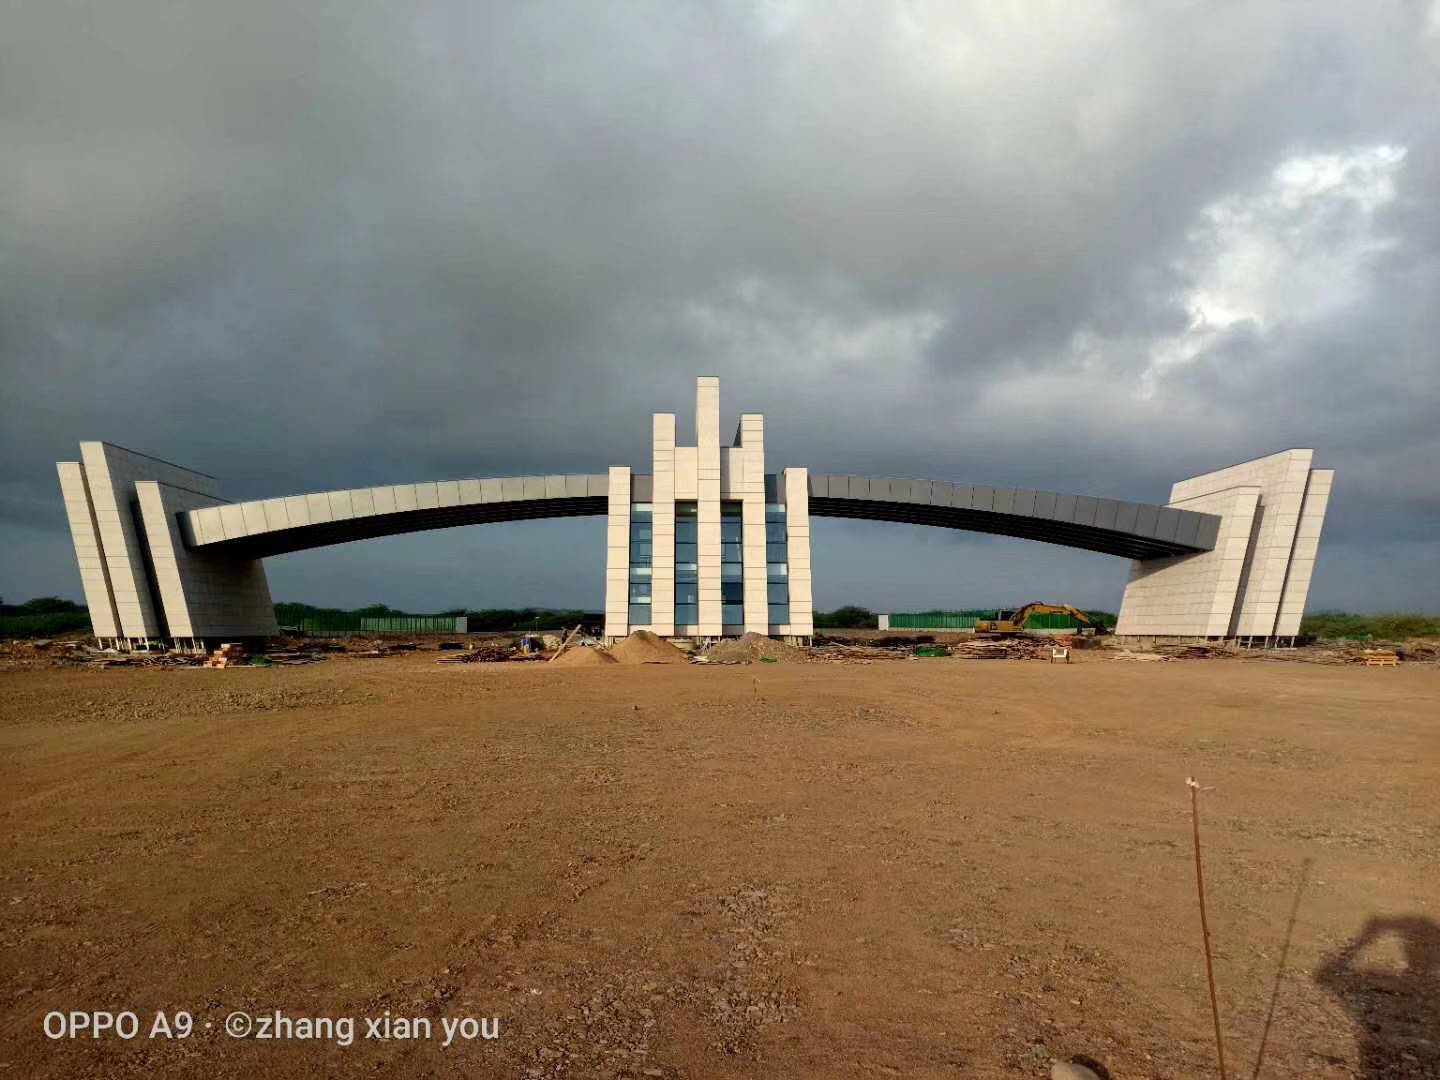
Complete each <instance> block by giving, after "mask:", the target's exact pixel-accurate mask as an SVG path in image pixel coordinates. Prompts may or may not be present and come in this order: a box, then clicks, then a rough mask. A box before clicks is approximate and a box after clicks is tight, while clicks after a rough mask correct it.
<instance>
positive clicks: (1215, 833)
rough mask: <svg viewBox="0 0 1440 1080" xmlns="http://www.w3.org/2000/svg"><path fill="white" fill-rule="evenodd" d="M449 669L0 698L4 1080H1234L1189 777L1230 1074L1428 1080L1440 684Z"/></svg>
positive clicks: (12, 679) (83, 678)
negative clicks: (100, 1031)
mask: <svg viewBox="0 0 1440 1080" xmlns="http://www.w3.org/2000/svg"><path fill="white" fill-rule="evenodd" d="M434 658H435V654H433V653H430V654H428V655H427V654H425V653H417V654H414V655H410V656H405V657H397V658H391V659H386V660H375V661H363V660H354V659H345V658H335V659H333V660H330V661H327V662H325V663H322V664H316V665H313V666H308V667H294V668H270V669H238V670H226V671H211V670H196V669H190V670H160V669H143V670H112V671H17V672H10V673H4V674H0V813H3V825H4V836H5V849H4V850H5V853H4V858H3V866H0V1077H16V1078H20V1077H24V1078H30V1077H110V1076H121V1077H160V1076H166V1077H169V1076H188V1077H205V1078H214V1077H221V1078H229V1077H290V1076H296V1077H298V1076H325V1075H330V1076H338V1075H357V1076H371V1077H462V1076H463V1077H491V1076H494V1077H522V1078H528V1077H591V1076H599V1077H637V1078H638V1077H750V1076H756V1077H817V1078H834V1077H866V1078H871V1077H886V1076H904V1077H1017V1076H1019V1077H1042V1076H1046V1075H1048V1071H1049V1068H1050V1065H1051V1062H1052V1061H1054V1060H1062V1061H1063V1060H1069V1059H1071V1058H1072V1057H1073V1056H1075V1055H1085V1056H1087V1057H1089V1058H1091V1059H1094V1060H1095V1061H1098V1062H1099V1063H1101V1064H1103V1066H1104V1068H1105V1069H1106V1070H1108V1073H1109V1075H1110V1076H1112V1077H1114V1078H1116V1080H1120V1078H1126V1077H1176V1078H1180V1077H1187V1078H1188V1077H1202V1076H1213V1075H1215V1071H1214V1065H1213V1061H1214V1047H1213V1036H1212V1033H1211V1029H1210V1013H1209V1005H1208V1000H1207V996H1206V990H1205V979H1204V967H1203V962H1202V956H1201V951H1200V940H1199V925H1198V916H1197V910H1196V898H1195V880H1194V866H1193V862H1192V855H1191V846H1190V845H1191V838H1190V812H1189V801H1188V794H1187V791H1186V788H1185V784H1184V781H1185V777H1186V775H1187V774H1190V773H1193V774H1194V775H1196V776H1197V777H1198V778H1200V779H1201V781H1202V782H1204V783H1206V784H1209V785H1214V787H1215V790H1213V791H1210V792H1207V793H1205V794H1204V795H1203V796H1202V815H1203V817H1202V827H1203V830H1204V832H1203V835H1204V840H1205V844H1206V848H1205V856H1206V863H1205V872H1206V881H1207V885H1208V888H1209V898H1210V921H1211V930H1212V933H1213V936H1214V944H1215V949H1216V953H1217V956H1216V976H1217V979H1218V982H1219V987H1220V1005H1221V1010H1222V1015H1223V1019H1224V1024H1225V1032H1226V1038H1227V1043H1226V1050H1227V1056H1228V1059H1229V1064H1230V1075H1231V1076H1240V1077H1250V1076H1251V1073H1252V1071H1253V1069H1254V1066H1255V1061H1256V1056H1257V1052H1258V1050H1259V1047H1260V1044H1261V1039H1262V1032H1263V1030H1264V1028H1265V1022H1266V1016H1267V1013H1269V1012H1271V1011H1272V1009H1273V1023H1272V1024H1271V1026H1270V1030H1269V1035H1268V1041H1267V1045H1266V1050H1265V1056H1264V1064H1263V1069H1262V1071H1261V1075H1262V1076H1266V1077H1317V1078H1324V1077H1355V1076H1360V1077H1366V1078H1368V1080H1374V1078H1379V1077H1436V1076H1440V925H1437V921H1440V910H1437V908H1440V845H1437V839H1440V838H1437V825H1440V799H1437V792H1440V708H1437V701H1440V693H1437V692H1440V668H1437V667H1436V666H1434V665H1402V666H1401V667H1400V668H1398V669H1370V668H1358V667H1340V666H1330V667H1327V666H1320V665H1305V664H1266V663H1251V662H1245V661H1238V660H1237V661H1194V662H1183V663H1182V662H1176V663H1164V664H1127V663H1122V662H1115V661H1105V660H1099V659H1095V658H1089V657H1081V658H1080V662H1078V663H1075V664H1072V665H1069V666H1064V665H1054V666H1052V665H1049V664H1044V663H1034V662H1031V663H1026V662H1019V661H1015V662H1010V661H965V660H953V659H943V658H942V659H934V660H913V661H895V662H877V663H873V664H835V663H831V664H817V663H810V664H775V665H768V664H766V665H750V666H733V667H722V666H709V667H704V666H689V665H666V666H648V665H647V666H640V667H624V666H620V665H605V666H596V667H587V668H580V667H576V668H569V669H564V670H556V669H555V668H554V667H549V666H547V665H540V664H467V665H453V666H441V665H437V664H435V663H434ZM547 668H548V669H547ZM1306 860H1308V863H1306ZM1297 902H1298V908H1297ZM1292 911H1295V912H1296V915H1295V917H1294V920H1293V932H1290V933H1289V934H1288V937H1289V942H1288V951H1287V947H1286V946H1287V931H1289V930H1290V926H1291V921H1292V920H1291V915H1292ZM90 1009H104V1010H112V1011H114V1010H122V1009H129V1010H132V1011H133V1012H134V1013H135V1014H137V1017H138V1019H139V1025H140V1030H139V1034H138V1035H137V1036H136V1037H135V1038H133V1039H129V1040H122V1039H120V1038H117V1037H115V1036H113V1035H107V1036H106V1037H104V1038H101V1039H98V1040H94V1039H91V1038H89V1037H88V1036H87V1037H82V1038H78V1039H74V1040H68V1039H61V1040H58V1041H52V1040H50V1039H47V1038H46V1037H45V1034H44V1031H43V1024H44V1018H45V1016H46V1014H47V1013H48V1012H51V1011H52V1010H59V1011H62V1012H64V1011H68V1010H90ZM157 1010H165V1011H166V1013H167V1015H172V1014H173V1013H174V1012H175V1011H177V1010H186V1011H188V1012H189V1013H191V1014H193V1017H194V1030H193V1033H192V1034H191V1036H190V1037H189V1038H186V1039H183V1040H182V1039H170V1040H167V1039H164V1038H160V1037H156V1038H150V1037H148V1035H149V1032H150V1029H151V1027H152V1025H153V1021H154V1016H155V1014H156V1012H157ZM237 1010H243V1011H244V1012H245V1013H247V1014H249V1015H250V1017H251V1018H252V1021H251V1022H252V1023H253V1024H256V1025H257V1027H258V1024H259V1018H261V1017H263V1016H270V1017H273V1016H274V1014H275V1013H276V1011H277V1010H279V1011H280V1012H281V1013H283V1014H284V1015H285V1016H286V1017H287V1018H290V1019H291V1020H292V1021H294V1020H295V1019H296V1018H302V1019H303V1018H309V1017H330V1018H337V1017H339V1018H343V1017H352V1018H358V1019H357V1020H356V1030H355V1033H354V1041H353V1043H352V1044H351V1045H349V1046H342V1045H337V1042H338V1041H339V1040H340V1038H341V1037H342V1034H341V1033H340V1032H338V1031H337V1037H336V1038H329V1039H321V1040H314V1041H303V1040H300V1039H298V1038H295V1039H291V1040H288V1041H257V1040H256V1039H254V1038H249V1039H236V1038H231V1037H229V1036H227V1035H226V1034H225V1033H224V1030H223V1029H224V1026H225V1021H226V1018H227V1016H229V1015H230V1014H231V1013H233V1012H235V1011H237ZM387 1014H388V1021H389V1022H390V1025H391V1026H390V1030H391V1032H392V1035H393V1034H395V1033H396V1032H397V1030H398V1029H397V1026H396V1022H398V1021H400V1020H401V1019H405V1020H417V1021H418V1020H428V1021H429V1022H430V1023H431V1025H432V1027H433V1032H434V1034H433V1037H432V1038H429V1039H426V1038H415V1039H405V1038H398V1037H392V1038H390V1039H388V1040H385V1041H381V1040H379V1039H377V1038H374V1037H369V1038H367V1037H366V1036H367V1031H366V1027H365V1024H364V1018H371V1019H378V1020H379V1021H380V1022H382V1023H383V1022H386V1021H387ZM463 1017H472V1018H475V1019H477V1020H479V1019H480V1018H485V1019H486V1020H487V1021H488V1020H489V1018H498V1024H499V1037H498V1038H495V1039H488V1040H487V1039H483V1038H473V1039H471V1038H466V1037H465V1036H464V1035H463V1034H459V1035H457V1036H456V1037H455V1038H454V1041H453V1042H452V1044H451V1045H450V1046H449V1047H443V1046H442V1042H443V1041H444V1032H443V1027H442V1020H444V1019H449V1020H450V1021H452V1023H453V1022H455V1021H457V1020H459V1019H460V1018H463ZM207 1025H210V1026H208V1027H207ZM413 1026H414V1028H415V1029H416V1031H417V1032H419V1033H423V1024H420V1023H415V1024H414V1025H413ZM292 1030H300V1029H298V1028H292Z"/></svg>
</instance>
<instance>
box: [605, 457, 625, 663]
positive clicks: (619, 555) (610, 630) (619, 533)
mask: <svg viewBox="0 0 1440 1080" xmlns="http://www.w3.org/2000/svg"><path fill="white" fill-rule="evenodd" d="M607 511H608V513H607V516H606V519H605V636H606V637H617V638H618V637H624V636H625V635H626V634H628V633H629V632H630V469H629V467H628V466H625V465H612V466H611V467H610V487H609V494H608V496H607Z"/></svg>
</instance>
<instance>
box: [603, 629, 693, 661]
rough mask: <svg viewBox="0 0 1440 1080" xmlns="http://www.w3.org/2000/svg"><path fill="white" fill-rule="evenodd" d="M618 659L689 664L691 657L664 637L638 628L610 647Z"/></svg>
mask: <svg viewBox="0 0 1440 1080" xmlns="http://www.w3.org/2000/svg"><path fill="white" fill-rule="evenodd" d="M610 652H611V653H612V654H613V655H614V657H615V659H616V660H619V661H620V663H622V664H688V663H689V662H690V658H689V657H688V656H686V655H685V652H684V650H683V649H678V648H676V647H675V646H674V645H673V644H671V643H670V642H668V641H666V640H665V639H664V638H661V637H656V636H655V635H654V634H652V633H651V632H650V631H649V630H636V631H634V632H632V633H631V635H630V636H629V637H627V638H624V639H623V640H620V641H617V642H616V643H615V644H614V645H613V646H611V648H610Z"/></svg>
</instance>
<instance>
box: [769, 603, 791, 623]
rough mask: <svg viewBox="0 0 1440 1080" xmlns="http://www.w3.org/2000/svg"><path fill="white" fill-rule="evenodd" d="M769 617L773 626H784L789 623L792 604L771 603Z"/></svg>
mask: <svg viewBox="0 0 1440 1080" xmlns="http://www.w3.org/2000/svg"><path fill="white" fill-rule="evenodd" d="M769 618H770V625H772V626H784V625H785V624H786V623H788V622H789V621H790V605H789V604H771V605H770V615H769Z"/></svg>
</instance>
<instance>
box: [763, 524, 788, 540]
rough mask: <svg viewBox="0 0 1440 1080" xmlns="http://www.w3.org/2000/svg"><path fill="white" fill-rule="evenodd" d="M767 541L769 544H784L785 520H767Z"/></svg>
mask: <svg viewBox="0 0 1440 1080" xmlns="http://www.w3.org/2000/svg"><path fill="white" fill-rule="evenodd" d="M765 542H766V543H767V544H783V543H785V522H783V521H767V522H765Z"/></svg>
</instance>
